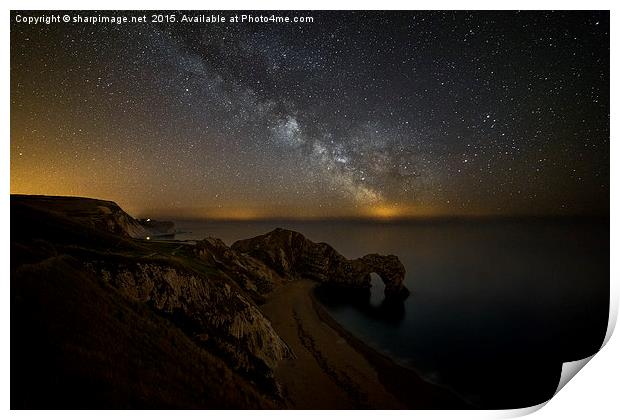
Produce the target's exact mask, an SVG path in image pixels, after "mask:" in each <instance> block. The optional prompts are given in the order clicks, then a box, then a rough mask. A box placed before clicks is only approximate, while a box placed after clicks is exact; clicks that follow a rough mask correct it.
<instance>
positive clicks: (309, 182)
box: [11, 11, 609, 218]
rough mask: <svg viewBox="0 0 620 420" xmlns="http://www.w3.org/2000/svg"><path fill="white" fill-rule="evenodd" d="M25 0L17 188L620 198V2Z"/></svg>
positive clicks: (456, 208) (421, 203) (16, 64)
mask: <svg viewBox="0 0 620 420" xmlns="http://www.w3.org/2000/svg"><path fill="white" fill-rule="evenodd" d="M119 13H120V12H118V13H112V12H97V13H96V14H98V15H106V14H109V15H113V14H115V15H118V14H119ZM171 13H174V14H175V15H176V16H177V17H180V16H181V15H182V14H183V12H171ZM16 14H17V12H13V14H12V17H13V19H12V23H11V25H12V26H11V191H12V192H13V193H29V194H34V193H39V194H63V195H81V196H91V197H100V198H106V199H110V200H114V201H117V202H118V203H119V204H121V205H122V206H123V207H125V208H127V209H128V210H129V211H130V212H132V213H134V214H135V215H147V214H148V215H151V214H155V215H177V216H191V217H231V218H237V217H239V218H246V217H338V216H342V217H358V216H362V217H364V216H368V217H389V216H403V217H406V216H419V215H422V216H428V215H430V216H432V215H470V214H472V215H478V214H501V215H506V214H507V215H511V214H537V215H540V214H583V213H585V214H592V213H605V212H607V209H608V204H609V201H608V200H609V198H608V197H609V13H608V12H564V13H550V12H521V13H518V12H501V13H499V12H476V13H469V12H398V13H396V12H395V13H380V12H366V13H353V12H329V13H328V12H298V11H296V12H277V14H279V15H282V16H291V17H292V16H311V17H312V18H313V21H312V22H308V23H303V24H298V23H295V24H293V23H288V24H273V23H259V24H247V23H211V24H209V23H183V24H182V23H178V22H176V23H174V24H170V23H168V24H166V23H144V24H121V25H115V24H64V23H56V24H53V23H52V24H49V25H45V24H38V25H26V24H20V23H17V22H15V15H16ZM29 14H30V15H35V14H36V13H31V12H22V13H21V15H24V16H27V15H29ZM39 14H40V13H39ZM84 14H85V15H88V14H89V13H87V12H84ZM91 14H93V15H94V14H95V12H92V13H91ZM120 14H122V13H120ZM124 14H125V15H131V13H129V12H124ZM135 14H136V15H138V14H142V13H137V12H136V13H135ZM194 14H195V13H194ZM220 14H222V15H224V16H227V17H230V16H233V15H235V14H236V13H235V12H221V13H220ZM261 14H263V15H265V14H267V15H268V14H270V12H261ZM150 15H151V14H150V13H148V14H147V16H150Z"/></svg>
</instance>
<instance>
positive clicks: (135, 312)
mask: <svg viewBox="0 0 620 420" xmlns="http://www.w3.org/2000/svg"><path fill="white" fill-rule="evenodd" d="M11 213H12V217H11V225H12V229H11V308H12V309H11V326H12V328H11V331H12V340H11V350H12V352H11V353H12V354H13V355H14V357H13V358H12V362H11V363H12V370H11V375H12V376H11V383H12V389H14V392H12V401H13V402H14V405H15V407H24V408H26V407H29V408H35V407H64V408H70V407H76V405H75V404H73V403H72V402H71V401H74V399H75V397H76V395H78V396H80V398H81V399H80V401H81V402H80V404H79V405H78V406H79V407H109V408H111V407H150V408H155V407H214V408H215V407H237V408H252V407H254V408H268V407H283V406H290V405H291V404H293V406H294V403H291V402H290V398H289V397H287V393H288V391H287V389H288V388H287V386H284V388H283V384H282V383H281V381H280V380H279V379H278V377H277V375H276V374H275V372H276V371H277V369H279V367H280V365H281V362H283V361H285V360H290V361H294V360H295V359H296V358H297V357H298V356H299V355H298V354H296V351H295V350H293V349H292V348H291V346H290V345H289V343H287V342H286V341H285V339H283V337H282V335H281V334H280V331H283V330H280V331H279V330H278V329H276V328H274V326H273V321H276V324H278V325H280V322H281V321H282V319H280V318H286V317H287V316H280V318H278V316H271V319H270V318H268V317H267V316H265V314H264V313H263V309H262V305H264V304H265V303H268V302H272V301H273V298H272V296H274V293H275V292H277V291H279V290H283V289H285V288H286V287H287V285H288V284H292V283H295V282H299V281H308V280H311V281H314V282H320V283H324V284H334V285H338V286H346V287H356V288H368V287H370V273H372V272H375V273H377V274H379V275H380V276H381V277H382V279H383V281H384V282H385V284H386V288H385V291H386V296H392V297H399V298H403V297H405V296H406V295H407V293H408V292H407V290H406V288H405V287H404V285H403V279H404V275H405V269H404V267H403V265H402V264H401V263H400V261H399V260H398V258H397V257H396V256H393V255H389V256H381V255H377V254H370V255H366V256H364V257H361V258H358V259H354V260H348V259H346V258H345V257H343V256H342V255H340V254H339V253H338V252H337V251H335V250H334V249H333V248H332V247H331V246H329V245H327V244H324V243H314V242H312V241H310V240H308V239H307V238H305V237H304V236H303V235H302V234H300V233H298V232H293V231H288V230H283V229H276V230H274V231H272V232H269V233H267V234H265V235H261V236H258V237H255V238H251V239H247V240H242V241H238V242H236V243H234V244H233V245H232V246H230V247H229V246H227V245H226V244H225V243H224V242H222V241H221V240H219V239H216V238H205V239H204V240H202V241H198V242H196V243H195V244H194V243H187V242H175V241H161V242H160V241H152V240H151V241H149V240H143V239H140V238H142V237H144V235H145V234H148V231H146V230H145V228H144V226H143V225H142V224H140V223H139V222H137V221H136V220H135V219H133V218H132V217H131V216H129V215H128V214H127V213H125V212H124V211H123V210H122V209H121V208H120V207H118V206H117V205H116V204H115V203H113V202H109V201H101V200H92V199H81V198H72V197H43V196H11ZM304 290H305V289H304ZM278 294H279V295H281V292H278ZM270 313H273V311H270ZM128 323H131V325H129V324H128ZM100 325H101V327H99V326H100ZM283 328H284V327H283ZM293 339H294V337H293V338H289V339H288V340H289V341H290V340H293ZM171 343H173V344H171ZM34 349H37V351H36V352H34ZM180 349H183V350H182V351H181V350H180ZM298 351H305V350H304V348H301V349H300V350H298ZM33 352H34V353H33ZM120 353H122V354H124V356H119V354H120ZM130 354H133V355H134V357H135V358H136V359H135V360H134V359H131V357H129V356H128V355H130ZM116 359H119V366H122V368H121V367H117V363H116ZM188 359H189V360H191V363H193V364H194V365H195V367H196V368H195V369H194V368H189V367H188V366H186V365H187V363H189V362H187V360H188ZM293 363H294V362H293ZM162 364H165V366H164V367H163V368H162V367H161V365H162ZM177 365H178V366H177ZM159 369H162V370H161V372H166V371H170V372H177V373H175V374H171V375H170V377H169V378H166V379H165V380H163V381H162V382H160V383H157V382H156V381H155V380H154V379H153V380H152V381H151V380H146V378H155V377H157V376H158V375H159V374H160V373H158V372H160V370H159ZM300 374H302V375H303V372H300ZM32 377H39V378H41V379H40V381H39V382H37V385H36V386H34V391H31V392H29V391H28V390H29V389H31V388H32V383H31V382H30V380H29V379H28V378H32ZM332 379H333V378H332ZM332 379H329V378H327V379H326V380H332ZM89 387H90V388H89ZM87 389H94V390H97V391H98V392H95V393H90V392H87V391H86V390H87ZM189 389H192V391H191V392H190V391H183V390H189ZM226 389H238V390H239V391H238V392H232V393H229V394H227V395H226V396H225V397H224V396H223V395H222V390H226ZM283 390H284V391H283ZM71 392H73V394H72V393H71ZM183 392H186V396H185V397H183V398H181V397H180V396H179V395H180V394H182V393H183ZM197 393H198V394H199V395H196V394H197ZM287 398H289V399H288V400H287ZM287 401H288V402H287ZM356 404H357V403H356Z"/></svg>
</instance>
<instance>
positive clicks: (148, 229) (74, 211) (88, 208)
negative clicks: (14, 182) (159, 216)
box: [11, 195, 174, 238]
mask: <svg viewBox="0 0 620 420" xmlns="http://www.w3.org/2000/svg"><path fill="white" fill-rule="evenodd" d="M11 200H12V201H18V202H19V204H20V206H28V207H31V208H33V209H38V210H41V211H44V212H50V213H53V214H55V215H58V216H62V217H64V218H67V219H70V220H72V221H74V222H77V223H79V224H81V225H83V226H89V227H91V228H94V229H96V230H100V231H105V232H109V233H112V234H114V235H119V236H125V237H130V238H146V237H149V236H161V235H170V234H173V233H174V223H172V222H161V221H148V222H147V221H138V220H136V219H134V218H133V217H131V216H130V215H128V214H127V213H125V211H124V210H123V209H121V208H120V207H119V206H118V204H116V203H115V202H113V201H106V200H97V199H93V198H83V197H49V196H40V195H39V196H37V195H31V196H29V195H12V196H11Z"/></svg>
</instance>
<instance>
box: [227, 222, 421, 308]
mask: <svg viewBox="0 0 620 420" xmlns="http://www.w3.org/2000/svg"><path fill="white" fill-rule="evenodd" d="M231 248H232V249H233V250H235V251H237V252H240V253H242V254H245V255H249V256H251V257H253V258H255V259H258V260H260V261H262V262H263V263H265V264H266V265H267V266H269V267H270V268H272V269H273V270H275V271H276V272H277V273H278V274H279V275H280V276H282V277H284V278H290V279H294V278H300V277H303V278H309V279H314V280H317V281H319V282H321V283H329V284H334V285H340V286H350V287H370V281H371V278H370V274H371V273H376V274H378V275H379V276H380V277H381V279H382V280H383V282H384V284H385V295H386V297H388V298H404V297H406V296H408V294H409V292H408V290H407V288H406V287H405V286H404V284H403V281H404V279H405V267H404V266H403V264H402V263H401V262H400V260H399V259H398V257H397V256H395V255H387V256H384V255H379V254H369V255H366V256H363V257H361V258H357V259H354V260H349V259H347V258H345V257H344V256H342V255H341V254H339V253H338V252H337V251H336V250H335V249H334V248H332V247H331V246H329V245H328V244H326V243H315V242H312V241H311V240H309V239H307V238H306V237H305V236H303V235H302V234H301V233H299V232H294V231H291V230H286V229H275V230H273V231H271V232H269V233H267V234H265V235H261V236H257V237H255V238H251V239H244V240H241V241H237V242H235V243H234V244H232V246H231Z"/></svg>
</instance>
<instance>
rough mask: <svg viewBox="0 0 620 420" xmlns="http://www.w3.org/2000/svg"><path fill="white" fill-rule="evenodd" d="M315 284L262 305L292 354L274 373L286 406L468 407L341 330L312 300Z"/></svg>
mask: <svg viewBox="0 0 620 420" xmlns="http://www.w3.org/2000/svg"><path fill="white" fill-rule="evenodd" d="M315 285H316V283H314V282H312V281H309V280H302V281H295V282H291V283H290V284H288V285H286V286H283V287H281V288H278V289H277V290H276V291H274V292H273V293H272V294H271V295H270V296H269V298H268V300H267V303H265V304H264V305H263V306H262V307H261V309H262V311H263V313H264V314H265V315H266V316H267V317H268V318H269V319H270V320H271V322H272V324H273V327H274V328H275V329H276V331H278V333H279V334H280V336H281V337H282V338H283V339H284V340H285V341H286V342H287V343H288V345H289V346H290V347H291V349H292V350H293V352H294V353H295V356H296V357H295V358H294V359H289V360H284V361H282V362H280V364H279V365H278V366H277V368H276V371H275V375H276V379H277V380H278V382H279V383H280V384H281V385H282V387H283V389H282V393H283V395H284V397H285V399H286V404H287V406H288V407H289V408H296V409H360V408H370V409H407V408H409V409H411V408H429V409H430V408H444V409H448V408H467V407H466V405H465V404H464V403H463V402H462V401H460V400H459V399H458V398H457V397H455V396H454V395H453V394H451V393H450V392H448V391H446V390H444V389H442V388H439V387H437V386H434V385H432V384H429V383H428V382H425V381H424V380H422V379H420V377H419V376H417V375H416V374H415V372H413V371H411V370H409V369H406V368H404V367H402V366H399V365H397V364H396V363H394V362H393V361H392V360H391V359H389V358H387V357H385V356H383V355H381V354H380V353H378V352H376V351H375V350H373V349H371V348H370V347H368V346H367V345H365V344H364V343H363V342H361V341H360V340H358V339H356V338H355V337H353V336H352V335H351V334H350V333H348V332H347V331H346V330H344V329H343V328H342V327H341V326H340V325H339V324H337V323H336V322H335V321H334V320H333V318H331V317H330V316H329V315H328V313H327V311H326V310H325V309H324V308H323V307H322V306H321V305H320V303H318V302H317V301H316V300H315V298H314V294H313V289H314V287H315Z"/></svg>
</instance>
